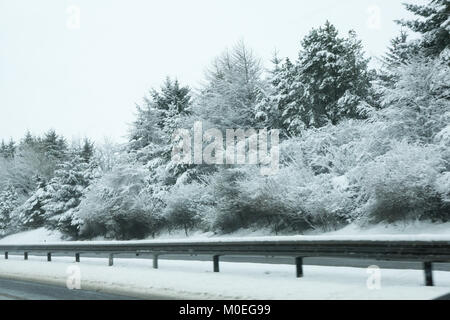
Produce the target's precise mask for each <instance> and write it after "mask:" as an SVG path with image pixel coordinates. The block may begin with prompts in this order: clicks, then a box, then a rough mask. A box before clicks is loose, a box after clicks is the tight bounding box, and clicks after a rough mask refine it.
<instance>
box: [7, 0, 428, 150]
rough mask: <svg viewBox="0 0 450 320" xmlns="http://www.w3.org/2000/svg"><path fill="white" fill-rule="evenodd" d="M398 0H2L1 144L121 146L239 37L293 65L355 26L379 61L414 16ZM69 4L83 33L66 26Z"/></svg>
mask: <svg viewBox="0 0 450 320" xmlns="http://www.w3.org/2000/svg"><path fill="white" fill-rule="evenodd" d="M407 1H408V2H419V3H423V2H425V0H407ZM401 2H402V1H397V0H314V1H311V0H71V1H68V0H39V1H36V0H0V139H2V138H4V139H9V138H10V137H12V138H14V139H20V138H22V137H23V136H24V134H25V131H26V130H27V129H28V130H30V131H31V132H33V133H35V134H42V133H43V132H45V131H47V130H48V129H50V128H53V129H55V130H56V131H57V132H58V133H60V134H63V135H65V136H66V137H67V138H68V139H69V140H70V139H71V138H77V137H84V136H88V137H91V138H93V139H95V140H97V141H101V140H103V138H104V137H109V138H112V139H115V140H117V141H121V140H123V139H124V137H125V136H126V134H127V130H128V125H129V123H131V122H132V121H133V117H134V110H135V103H138V102H140V101H141V99H142V97H143V96H144V95H145V94H146V92H147V91H148V90H149V89H150V88H151V87H155V86H159V85H160V84H161V83H162V81H163V80H164V78H165V77H166V75H170V76H177V77H178V79H179V80H180V81H181V82H182V83H183V84H189V85H190V86H191V87H197V86H198V84H199V82H200V81H201V80H202V77H203V74H204V70H205V68H206V67H207V66H208V65H209V63H210V62H211V61H212V59H213V58H214V57H215V56H216V55H218V54H220V53H221V52H222V51H223V50H224V49H225V48H226V47H227V46H232V45H234V44H235V43H236V42H237V41H238V40H240V39H244V41H245V42H246V43H247V44H248V45H249V47H251V48H252V49H253V50H254V51H255V52H256V53H257V54H258V55H259V56H260V57H261V58H262V59H263V61H264V62H265V63H266V62H267V61H268V60H270V58H271V56H272V52H273V51H274V49H275V48H277V50H278V51H279V54H280V56H281V57H285V56H289V57H291V58H292V59H295V58H296V56H297V52H298V50H299V43H300V40H301V39H302V38H303V37H304V36H305V35H306V34H307V33H308V31H310V30H311V28H313V27H318V26H320V25H322V24H323V23H324V22H325V20H326V19H328V20H330V21H331V22H332V23H333V24H335V25H336V26H337V27H338V29H339V30H340V31H341V32H347V31H348V30H349V29H354V30H356V32H357V34H358V35H359V37H360V38H361V39H362V40H363V43H364V46H365V50H366V52H367V53H368V55H371V56H379V55H381V54H382V53H383V52H384V51H385V48H386V46H387V45H388V44H389V40H390V39H391V38H392V37H394V36H395V35H397V34H398V31H399V30H400V28H399V27H398V26H397V25H396V24H394V22H393V20H394V19H399V18H403V17H409V16H410V15H409V14H408V13H407V12H406V10H405V9H404V8H403V6H402V5H401ZM74 5H75V6H77V7H79V9H80V28H79V29H70V28H68V27H67V21H68V19H69V14H68V12H67V9H68V8H69V7H70V6H74ZM374 6H375V7H377V8H379V12H380V19H379V22H380V23H379V24H378V25H377V20H376V18H373V17H374V14H373V13H374V12H375V11H376V10H373V7H374ZM369 8H372V9H369Z"/></svg>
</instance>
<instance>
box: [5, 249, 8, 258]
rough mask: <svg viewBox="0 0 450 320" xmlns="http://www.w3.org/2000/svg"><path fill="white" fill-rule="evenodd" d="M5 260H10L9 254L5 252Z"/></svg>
mask: <svg viewBox="0 0 450 320" xmlns="http://www.w3.org/2000/svg"><path fill="white" fill-rule="evenodd" d="M5 260H8V252H7V251H6V252H5Z"/></svg>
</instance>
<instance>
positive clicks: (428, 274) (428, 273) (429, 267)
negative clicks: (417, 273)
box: [423, 261, 433, 287]
mask: <svg viewBox="0 0 450 320" xmlns="http://www.w3.org/2000/svg"><path fill="white" fill-rule="evenodd" d="M423 269H424V271H425V285H426V286H427V287H432V286H433V264H432V263H431V262H429V261H427V262H424V263H423Z"/></svg>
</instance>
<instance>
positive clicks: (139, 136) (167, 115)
mask: <svg viewBox="0 0 450 320" xmlns="http://www.w3.org/2000/svg"><path fill="white" fill-rule="evenodd" d="M190 112H191V90H190V89H189V87H182V86H180V84H179V82H178V80H175V81H172V80H171V79H170V78H167V79H166V81H165V83H164V84H163V86H161V89H160V91H157V90H154V89H153V90H151V91H150V97H145V98H144V105H143V106H137V120H136V121H135V122H134V123H133V126H132V129H131V134H130V143H129V145H130V148H131V150H134V151H137V150H141V149H143V148H146V147H148V146H152V145H167V144H168V143H169V142H170V139H171V136H172V133H173V132H174V131H175V129H177V128H179V127H180V124H179V122H180V119H181V118H182V117H184V116H187V115H189V114H190Z"/></svg>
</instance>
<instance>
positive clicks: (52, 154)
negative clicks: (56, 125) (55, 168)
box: [40, 130, 68, 161]
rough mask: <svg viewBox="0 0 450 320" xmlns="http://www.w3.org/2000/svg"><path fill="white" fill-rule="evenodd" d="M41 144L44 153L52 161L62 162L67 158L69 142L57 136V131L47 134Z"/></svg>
mask: <svg viewBox="0 0 450 320" xmlns="http://www.w3.org/2000/svg"><path fill="white" fill-rule="evenodd" d="M40 144H41V148H42V149H43V151H44V153H45V154H46V155H47V157H48V158H50V159H55V160H58V161H62V160H64V159H65V158H66V156H67V151H68V147H67V142H66V140H65V139H64V138H63V137H61V136H59V135H58V134H56V132H55V130H50V131H48V132H47V133H45V134H44V138H43V139H42V141H41V142H40Z"/></svg>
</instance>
